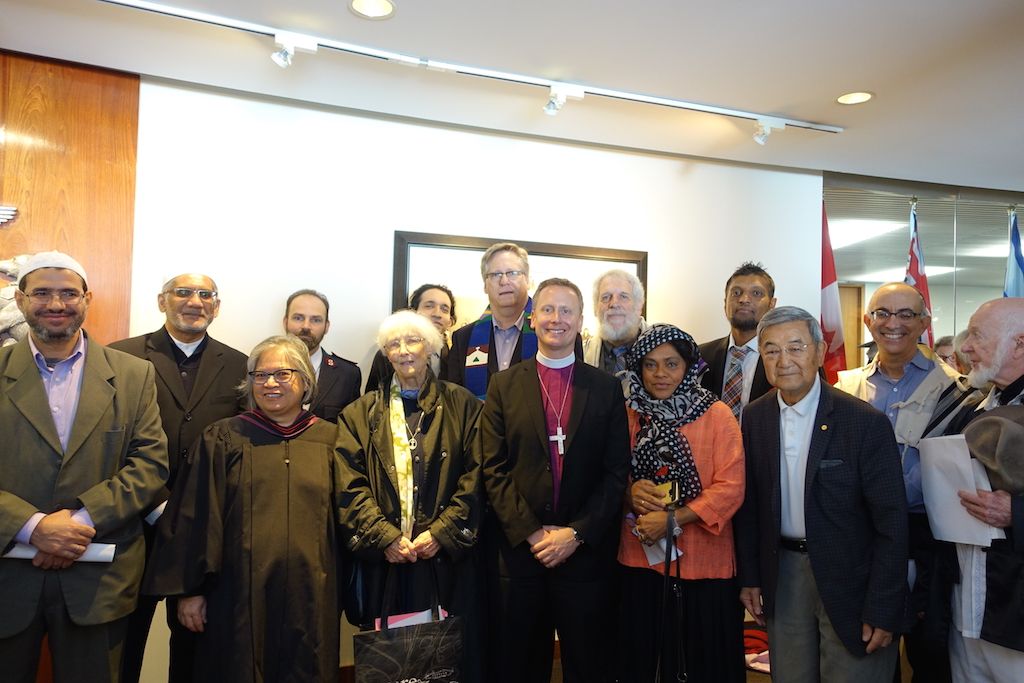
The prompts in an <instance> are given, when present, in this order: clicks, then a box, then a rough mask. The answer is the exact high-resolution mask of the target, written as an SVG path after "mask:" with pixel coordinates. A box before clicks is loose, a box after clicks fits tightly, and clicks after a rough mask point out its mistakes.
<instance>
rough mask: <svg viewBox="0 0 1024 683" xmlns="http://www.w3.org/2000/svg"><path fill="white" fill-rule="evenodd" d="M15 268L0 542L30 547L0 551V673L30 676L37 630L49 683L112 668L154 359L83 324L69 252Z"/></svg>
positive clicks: (148, 485)
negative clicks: (45, 650) (24, 327)
mask: <svg viewBox="0 0 1024 683" xmlns="http://www.w3.org/2000/svg"><path fill="white" fill-rule="evenodd" d="M21 274H22V278H21V281H20V283H19V289H18V291H17V292H16V294H15V296H16V299H17V302H18V308H20V309H21V312H22V313H23V314H24V316H25V319H26V321H27V322H28V324H29V327H30V334H29V336H28V337H26V338H25V339H23V340H22V341H21V342H19V343H17V344H14V345H12V346H6V347H4V348H3V349H0V434H3V439H4V445H3V447H2V448H0V548H2V549H3V551H4V552H5V553H6V552H7V551H8V550H10V549H11V548H12V547H13V548H14V549H15V550H16V551H25V554H31V553H33V552H34V557H33V558H32V559H31V560H28V559H13V558H4V559H0V605H2V607H0V670H2V674H0V678H2V679H3V680H4V681H12V682H15V683H31V682H32V681H35V675H36V668H37V665H38V662H39V652H40V646H41V643H42V640H43V636H44V635H47V636H48V637H49V642H50V650H51V653H52V657H53V664H54V667H53V669H54V677H55V680H56V681H57V683H62V682H64V681H67V682H70V681H90V682H94V681H95V682H106V681H115V682H116V681H117V680H118V679H119V676H120V664H121V651H122V644H123V642H124V636H125V627H126V617H127V615H128V614H129V613H131V611H132V610H133V609H134V608H135V601H136V597H137V596H138V591H139V582H140V580H141V578H142V571H143V567H144V563H145V543H144V541H143V538H142V526H143V521H142V516H143V514H144V510H145V509H146V508H147V507H149V506H150V505H151V504H152V503H153V501H154V499H155V498H156V497H157V495H158V494H159V492H160V491H161V489H162V488H163V486H164V482H165V481H166V480H167V441H166V438H165V437H164V433H163V430H162V429H161V428H160V413H159V410H158V407H157V397H156V386H155V383H154V371H153V366H152V365H150V364H149V363H146V362H144V361H141V360H139V359H137V358H133V357H131V356H129V355H128V354H125V353H121V352H120V351H115V350H112V349H108V348H105V347H103V346H100V345H99V344H97V343H96V342H94V341H92V340H91V339H88V338H87V336H86V334H85V333H84V332H83V331H82V330H81V326H82V323H83V322H84V321H85V316H86V311H87V310H88V307H89V303H90V301H91V300H92V292H90V291H89V289H88V282H87V278H86V274H85V270H84V269H83V268H82V266H81V265H80V264H79V263H78V262H77V261H75V260H74V259H72V258H71V257H70V256H68V255H66V254H62V253H60V252H43V253H40V254H36V255H35V256H33V257H32V258H30V259H29V261H28V262H27V263H26V264H25V266H24V268H23V269H22V271H21ZM16 543H19V544H20V545H16ZM101 549H102V550H105V551H108V552H109V557H99V558H95V557H93V555H94V554H97V553H99V554H102V553H100V551H101ZM94 560H98V561H94Z"/></svg>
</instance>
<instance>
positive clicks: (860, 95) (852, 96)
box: [836, 92, 874, 104]
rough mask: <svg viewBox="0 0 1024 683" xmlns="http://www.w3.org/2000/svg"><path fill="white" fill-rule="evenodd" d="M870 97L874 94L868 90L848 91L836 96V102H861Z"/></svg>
mask: <svg viewBox="0 0 1024 683" xmlns="http://www.w3.org/2000/svg"><path fill="white" fill-rule="evenodd" d="M872 97H874V95H872V94H871V93H869V92H848V93H846V94H845V95H840V96H839V97H837V98H836V102H838V103H839V104H863V103H864V102H867V101H868V100H870V99H871V98H872Z"/></svg>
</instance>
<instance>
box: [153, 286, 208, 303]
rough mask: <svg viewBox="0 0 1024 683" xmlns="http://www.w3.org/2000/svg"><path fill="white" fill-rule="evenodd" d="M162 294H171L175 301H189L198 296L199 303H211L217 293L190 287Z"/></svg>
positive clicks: (169, 290)
mask: <svg viewBox="0 0 1024 683" xmlns="http://www.w3.org/2000/svg"><path fill="white" fill-rule="evenodd" d="M164 294H171V295H173V296H174V298H176V299H191V298H192V297H193V296H194V295H199V300H200V301H213V300H214V299H216V298H217V292H216V291H214V290H212V289H193V288H192V287H175V288H174V289H168V290H167V291H165V292H164Z"/></svg>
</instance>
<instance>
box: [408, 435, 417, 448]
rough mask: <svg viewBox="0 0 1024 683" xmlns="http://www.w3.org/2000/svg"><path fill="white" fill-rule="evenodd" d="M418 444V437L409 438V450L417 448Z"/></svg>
mask: <svg viewBox="0 0 1024 683" xmlns="http://www.w3.org/2000/svg"><path fill="white" fill-rule="evenodd" d="M417 445H418V443H417V441H416V437H413V438H411V439H409V450H410V451H414V450H416V446H417Z"/></svg>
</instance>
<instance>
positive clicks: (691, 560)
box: [619, 401, 745, 579]
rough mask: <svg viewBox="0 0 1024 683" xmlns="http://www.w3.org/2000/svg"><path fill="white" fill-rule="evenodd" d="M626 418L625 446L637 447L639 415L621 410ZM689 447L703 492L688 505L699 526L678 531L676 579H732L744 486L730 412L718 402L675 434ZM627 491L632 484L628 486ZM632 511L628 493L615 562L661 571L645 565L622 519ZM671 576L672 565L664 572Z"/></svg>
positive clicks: (740, 447)
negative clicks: (735, 524)
mask: <svg viewBox="0 0 1024 683" xmlns="http://www.w3.org/2000/svg"><path fill="white" fill-rule="evenodd" d="M626 412H627V413H628V416H629V435H630V445H631V446H633V445H635V443H636V433H637V431H638V429H639V426H640V419H639V414H638V413H636V412H635V411H634V410H632V409H630V408H628V407H627V408H626ZM679 431H680V433H682V434H683V435H684V436H685V437H686V438H687V440H688V441H689V442H690V450H691V451H692V452H693V460H694V463H695V464H696V465H697V475H698V476H699V477H700V483H701V487H702V488H703V490H702V491H701V493H700V495H699V496H697V497H696V498H694V499H693V500H691V501H690V502H689V503H687V507H689V508H690V509H691V510H693V512H694V513H695V514H696V515H697V518H698V521H696V522H693V523H691V524H686V525H684V526H683V532H682V533H681V534H679V536H678V538H677V539H676V547H678V548H679V549H680V550H681V551H682V552H683V556H682V558H680V565H679V569H680V576H681V577H682V578H684V579H727V578H731V577H733V576H735V575H736V554H735V550H734V547H733V537H732V516H733V515H734V514H736V510H738V509H739V507H740V504H741V503H742V502H743V489H744V483H745V474H744V461H743V440H742V437H741V435H740V426H739V423H737V422H736V418H735V417H733V414H732V411H731V410H729V408H728V407H727V406H726V405H725V404H724V403H722V402H721V401H715V402H714V403H713V404H711V407H710V408H709V409H708V410H707V412H705V413H704V414H703V415H701V416H700V418H698V419H697V420H695V421H694V422H691V423H689V424H686V425H683V426H682V427H680V428H679ZM630 484H631V485H632V480H630ZM630 511H631V507H630V504H629V488H628V487H627V489H626V502H625V507H624V510H623V519H622V531H621V537H620V540H619V562H620V563H622V564H624V565H626V566H627V567H636V568H643V567H648V568H650V569H652V570H654V571H657V572H662V571H664V567H665V563H664V562H659V563H657V564H654V565H651V564H648V562H647V556H646V555H645V553H644V549H643V546H642V545H641V543H640V539H638V538H637V537H636V536H634V535H633V533H632V525H631V524H630V522H629V521H628V520H627V519H626V513H628V512H630ZM669 571H670V572H671V574H672V576H675V562H673V563H672V566H671V567H670V568H669Z"/></svg>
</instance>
